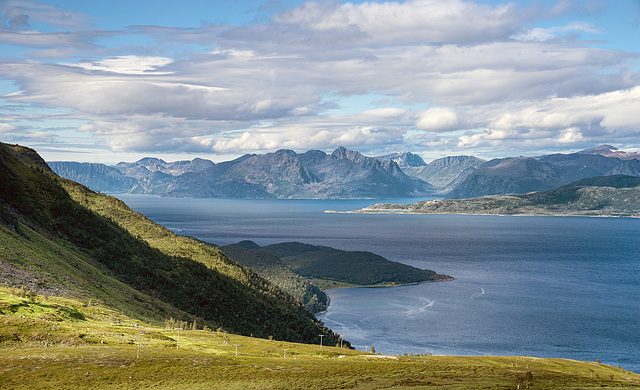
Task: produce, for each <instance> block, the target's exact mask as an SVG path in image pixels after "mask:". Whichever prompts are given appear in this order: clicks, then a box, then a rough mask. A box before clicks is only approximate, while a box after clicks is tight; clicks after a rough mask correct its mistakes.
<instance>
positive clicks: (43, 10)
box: [0, 0, 95, 31]
mask: <svg viewBox="0 0 640 390" xmlns="http://www.w3.org/2000/svg"><path fill="white" fill-rule="evenodd" d="M0 15H2V16H1V18H0V21H1V22H2V25H1V26H2V27H8V28H9V29H12V30H21V29H25V28H30V27H31V26H30V23H29V22H30V21H34V22H41V23H45V24H47V25H49V26H51V27H54V28H59V29H63V30H66V31H70V30H80V29H87V28H91V27H95V26H94V25H93V23H92V22H91V20H92V19H95V18H93V17H91V16H88V15H85V14H83V13H80V12H75V11H71V10H65V9H62V8H58V7H53V6H50V5H45V4H42V3H37V2H35V1H29V0H19V1H12V0H7V1H3V2H1V3H0Z"/></svg>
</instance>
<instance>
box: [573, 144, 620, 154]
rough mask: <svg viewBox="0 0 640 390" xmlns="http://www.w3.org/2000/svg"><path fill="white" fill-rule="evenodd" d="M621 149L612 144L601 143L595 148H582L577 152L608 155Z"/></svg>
mask: <svg viewBox="0 0 640 390" xmlns="http://www.w3.org/2000/svg"><path fill="white" fill-rule="evenodd" d="M617 150H619V149H618V148H616V147H615V146H611V145H600V146H596V147H595V148H591V149H585V150H581V151H579V152H577V153H579V154H601V155H603V156H604V155H607V154H609V153H613V152H615V151H617Z"/></svg>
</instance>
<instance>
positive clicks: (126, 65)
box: [64, 56, 173, 75]
mask: <svg viewBox="0 0 640 390" xmlns="http://www.w3.org/2000/svg"><path fill="white" fill-rule="evenodd" d="M172 62H173V59H171V58H167V57H148V56H119V57H111V58H105V59H103V60H100V61H96V62H79V63H77V64H64V65H69V66H79V67H81V68H84V69H86V70H98V71H99V70H102V71H105V72H113V73H121V74H155V75H160V74H171V73H172V72H158V71H157V69H158V68H162V67H164V66H167V65H169V64H171V63H172Z"/></svg>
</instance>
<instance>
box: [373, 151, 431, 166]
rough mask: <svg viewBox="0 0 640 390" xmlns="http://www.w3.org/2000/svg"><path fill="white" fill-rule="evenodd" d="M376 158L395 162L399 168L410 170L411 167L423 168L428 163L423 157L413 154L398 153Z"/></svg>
mask: <svg viewBox="0 0 640 390" xmlns="http://www.w3.org/2000/svg"><path fill="white" fill-rule="evenodd" d="M376 158H377V159H378V160H391V161H395V163H396V164H398V166H399V167H400V168H402V169H405V168H409V167H423V166H426V165H427V163H426V162H424V160H423V159H422V157H420V156H418V155H417V154H414V153H411V152H396V153H391V154H387V155H384V156H378V157H376Z"/></svg>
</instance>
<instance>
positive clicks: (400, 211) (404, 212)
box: [324, 208, 640, 218]
mask: <svg viewBox="0 0 640 390" xmlns="http://www.w3.org/2000/svg"><path fill="white" fill-rule="evenodd" d="M324 212H325V213H329V214H395V215H422V214H426V215H480V216H497V217H589V218H640V214H630V215H613V214H594V215H592V214H574V213H566V214H565V213H561V214H558V213H549V214H543V213H531V214H528V213H514V214H505V213H472V212H468V213H462V212H460V213H455V212H435V211H408V210H403V209H380V210H374V209H367V208H364V209H360V210H348V211H339V210H325V211H324Z"/></svg>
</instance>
